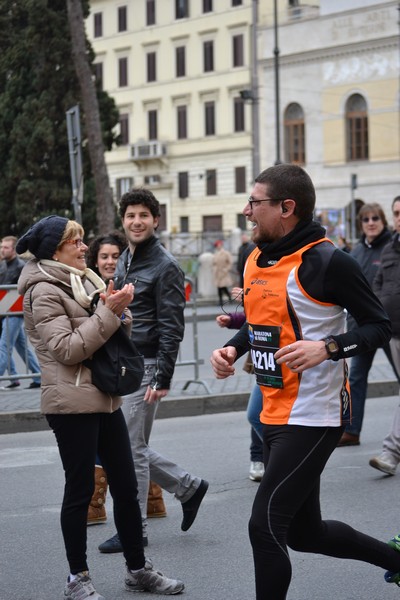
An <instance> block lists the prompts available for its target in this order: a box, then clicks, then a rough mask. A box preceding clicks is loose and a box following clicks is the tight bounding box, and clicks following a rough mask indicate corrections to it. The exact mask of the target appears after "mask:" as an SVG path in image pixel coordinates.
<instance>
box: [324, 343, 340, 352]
mask: <svg viewBox="0 0 400 600" xmlns="http://www.w3.org/2000/svg"><path fill="white" fill-rule="evenodd" d="M327 347H328V352H331V353H332V354H335V352H338V350H339V347H338V345H337V343H336V342H335V340H331V341H330V342H328V345H327Z"/></svg>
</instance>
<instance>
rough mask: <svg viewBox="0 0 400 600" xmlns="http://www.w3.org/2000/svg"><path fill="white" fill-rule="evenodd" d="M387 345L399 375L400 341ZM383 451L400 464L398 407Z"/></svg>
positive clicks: (399, 416) (396, 340)
mask: <svg viewBox="0 0 400 600" xmlns="http://www.w3.org/2000/svg"><path fill="white" fill-rule="evenodd" d="M389 344H390V350H391V352H392V358H393V362H394V366H395V367H396V370H397V372H398V373H400V339H399V338H392V339H391V340H390V342H389ZM383 450H384V451H385V452H389V454H392V455H393V456H394V457H395V458H396V460H398V461H399V462H400V405H399V406H398V407H397V408H396V411H395V413H394V417H393V423H392V428H391V430H390V431H389V433H388V435H387V436H386V437H385V439H384V440H383Z"/></svg>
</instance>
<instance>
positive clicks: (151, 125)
mask: <svg viewBox="0 0 400 600" xmlns="http://www.w3.org/2000/svg"><path fill="white" fill-rule="evenodd" d="M147 118H148V129H149V131H148V133H149V140H157V139H158V137H157V111H156V110H149V112H148V113H147Z"/></svg>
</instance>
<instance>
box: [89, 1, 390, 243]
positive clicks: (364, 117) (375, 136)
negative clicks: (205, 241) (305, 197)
mask: <svg viewBox="0 0 400 600" xmlns="http://www.w3.org/2000/svg"><path fill="white" fill-rule="evenodd" d="M90 4H91V14H90V16H89V18H88V20H87V33H88V37H89V39H90V41H91V43H92V45H93V48H94V50H95V52H96V61H95V62H96V76H97V78H99V79H100V80H101V81H102V85H103V88H104V89H106V90H107V91H108V93H109V94H111V95H112V96H113V97H114V99H115V101H116V104H117V107H118V109H119V111H120V134H121V140H122V144H121V145H120V146H118V147H117V148H114V149H113V150H112V151H111V152H108V153H107V155H106V160H107V165H108V169H109V175H110V183H111V186H112V188H113V189H114V193H115V199H116V200H118V198H119V197H120V195H121V194H122V193H123V192H124V191H126V190H127V189H129V188H130V187H132V186H142V185H144V186H147V187H150V188H151V189H152V190H153V192H154V193H155V195H156V197H157V198H158V199H159V201H160V203H161V205H162V210H163V225H162V228H163V229H165V230H167V231H170V232H171V233H183V234H187V233H191V234H193V233H194V234H196V233H197V234H201V233H203V232H209V233H210V234H214V233H215V235H221V234H224V235H225V236H229V234H230V232H231V231H232V230H234V229H236V228H237V227H240V228H242V229H244V228H246V223H245V220H244V218H243V215H242V214H241V211H242V209H243V206H244V204H245V202H246V197H247V195H248V194H249V190H250V189H251V184H252V180H253V159H254V157H255V148H254V145H253V144H254V143H256V145H257V153H258V155H259V156H260V168H261V169H263V168H266V167H268V166H271V165H273V164H275V163H276V162H279V161H280V162H294V163H297V164H301V165H302V166H304V168H305V169H306V170H307V171H308V172H309V173H310V175H311V177H312V179H313V181H314V183H315V186H316V189H317V208H318V211H317V214H318V216H320V218H321V219H322V220H323V222H324V223H325V224H327V225H329V226H331V225H332V227H333V229H334V228H336V229H337V227H340V228H341V231H342V232H345V233H346V234H347V236H348V237H351V234H352V233H354V231H353V232H352V227H353V226H352V222H351V212H352V211H351V209H350V204H351V201H352V199H353V200H354V199H361V200H363V201H364V202H380V203H381V204H382V205H383V206H384V208H385V210H386V212H387V213H388V214H389V209H390V204H391V201H392V199H393V198H394V197H395V196H396V195H398V194H399V193H400V186H399V181H400V121H399V103H400V93H399V43H400V42H399V24H398V19H399V12H398V2H397V1H379V0H375V1H372V0H320V1H319V2H318V1H315V2H311V3H308V4H305V3H302V2H301V1H299V0H277V2H276V12H275V11H274V7H275V3H274V1H273V0H259V1H258V2H255V0H91V3H90ZM255 4H256V5H257V8H258V27H257V29H258V33H257V34H256V40H257V44H256V48H257V52H254V51H253V39H254V35H255V34H254V33H253V32H254V27H253V23H252V21H253V19H254V6H255ZM275 17H277V19H276V18H275ZM275 25H277V26H275ZM276 34H277V35H276ZM276 48H278V49H279V52H278V53H276V52H275V53H274V50H276ZM276 55H278V58H279V61H278V69H277V63H276V60H275V57H276ZM254 56H256V58H257V57H258V60H257V69H256V79H254V70H253V71H252V64H253V62H252V61H253V57H254ZM276 71H278V74H279V86H277V85H276V79H275V73H276ZM241 92H242V93H241ZM243 92H245V93H244V94H243ZM277 92H278V95H277ZM246 93H247V96H246ZM254 98H255V99H256V100H257V103H256V106H257V107H258V111H256V113H255V112H254V102H253V101H254ZM252 100H253V101H252ZM255 114H256V115H257V120H256V121H254V115H255ZM252 119H253V120H252ZM254 123H257V133H258V135H257V138H258V139H257V140H255V139H254V131H253V124H254ZM211 237H212V235H211ZM194 251H195V252H196V250H194Z"/></svg>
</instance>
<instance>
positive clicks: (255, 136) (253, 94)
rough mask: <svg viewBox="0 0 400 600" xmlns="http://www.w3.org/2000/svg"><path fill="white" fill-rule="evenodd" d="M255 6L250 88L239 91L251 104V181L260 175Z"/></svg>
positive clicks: (255, 5) (255, 7) (256, 2)
mask: <svg viewBox="0 0 400 600" xmlns="http://www.w3.org/2000/svg"><path fill="white" fill-rule="evenodd" d="M257 4H258V0H253V3H252V17H251V22H252V24H251V88H250V89H246V90H240V92H239V94H240V97H241V98H242V100H243V101H244V102H251V139H252V169H253V180H254V179H255V178H256V177H257V175H259V173H260V131H259V129H260V123H259V115H258V105H259V102H258V70H257V68H258V60H257V22H258V18H257Z"/></svg>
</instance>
